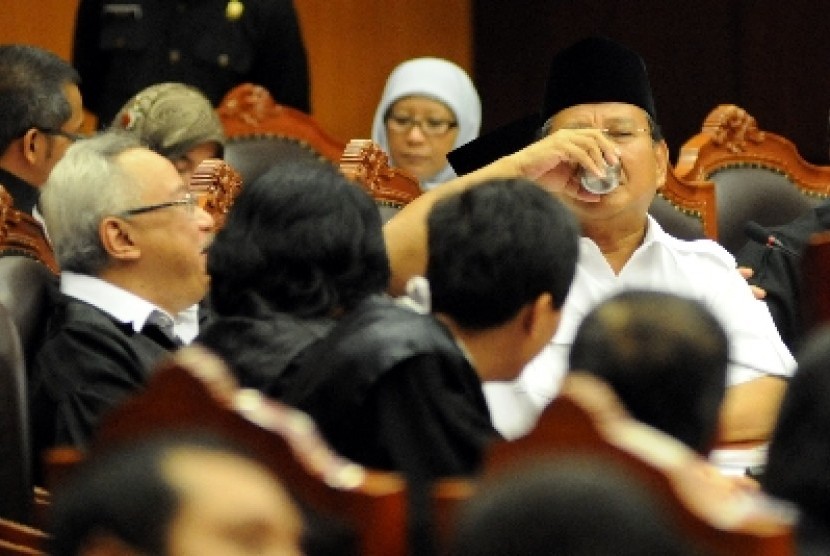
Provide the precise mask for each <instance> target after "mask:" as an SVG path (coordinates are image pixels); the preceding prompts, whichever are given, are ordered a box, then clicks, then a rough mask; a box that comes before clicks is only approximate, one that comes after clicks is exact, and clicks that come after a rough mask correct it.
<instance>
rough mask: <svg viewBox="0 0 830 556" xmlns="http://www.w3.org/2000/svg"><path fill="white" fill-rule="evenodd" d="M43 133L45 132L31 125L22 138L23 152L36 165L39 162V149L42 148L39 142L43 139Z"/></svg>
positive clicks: (21, 146)
mask: <svg viewBox="0 0 830 556" xmlns="http://www.w3.org/2000/svg"><path fill="white" fill-rule="evenodd" d="M42 135H43V133H42V132H41V131H40V130H38V129H35V128H33V127H30V128H29V129H28V130H27V131H26V133H24V134H23V137H21V138H20V141H21V145H20V149H21V154H22V155H23V158H25V159H26V161H27V162H28V163H29V164H32V165H34V164H36V163H37V160H38V156H39V154H40V153H39V150H38V149H39V148H40V147H39V145H38V142H39V141H40V140H41V136H42ZM43 139H46V137H43Z"/></svg>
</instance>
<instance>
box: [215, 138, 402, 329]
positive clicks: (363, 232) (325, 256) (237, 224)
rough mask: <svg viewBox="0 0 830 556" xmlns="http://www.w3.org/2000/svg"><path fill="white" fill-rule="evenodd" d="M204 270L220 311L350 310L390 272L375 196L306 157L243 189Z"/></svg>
mask: <svg viewBox="0 0 830 556" xmlns="http://www.w3.org/2000/svg"><path fill="white" fill-rule="evenodd" d="M296 148H297V149H302V147H300V146H297V147H296ZM208 271H209V274H210V275H211V281H212V282H211V301H212V305H213V308H214V309H215V310H216V311H217V313H219V314H220V315H225V316H231V315H246V314H252V313H256V312H258V311H260V310H266V311H279V312H285V313H291V314H293V315H296V316H298V317H317V316H336V315H337V314H339V313H341V312H342V311H348V310H350V309H351V308H353V307H354V306H355V305H356V304H357V303H358V302H360V301H361V300H362V299H364V298H365V297H367V296H368V295H371V294H375V293H380V292H383V291H384V290H385V289H386V287H387V284H388V281H389V273H390V270H389V260H388V258H387V255H386V246H385V243H384V240H383V232H382V229H381V222H380V213H379V212H378V209H377V206H376V205H375V204H374V202H373V201H372V199H371V198H370V197H369V196H368V195H367V194H366V193H365V192H364V191H363V190H362V189H360V188H359V187H358V186H356V185H355V184H353V183H351V182H350V181H348V180H347V179H346V178H345V177H344V176H343V175H342V174H341V173H340V172H339V171H338V170H337V168H335V167H334V166H333V165H331V164H329V163H327V162H324V161H320V160H312V159H309V158H308V157H303V156H297V157H294V158H293V159H292V158H286V159H285V160H282V161H280V162H278V163H276V164H275V165H274V166H273V167H272V168H271V169H270V170H269V171H268V172H267V173H265V174H263V175H262V176H260V177H259V178H257V179H256V180H254V181H253V182H252V183H250V184H247V185H246V186H245V187H244V188H242V191H241V193H240V194H239V197H237V199H236V201H235V203H234V205H233V207H232V208H231V210H230V212H229V214H228V219H227V222H226V223H225V226H224V228H223V229H222V230H221V231H220V232H219V233H218V234H217V236H216V239H215V241H214V242H213V244H212V245H211V248H210V251H209V255H208Z"/></svg>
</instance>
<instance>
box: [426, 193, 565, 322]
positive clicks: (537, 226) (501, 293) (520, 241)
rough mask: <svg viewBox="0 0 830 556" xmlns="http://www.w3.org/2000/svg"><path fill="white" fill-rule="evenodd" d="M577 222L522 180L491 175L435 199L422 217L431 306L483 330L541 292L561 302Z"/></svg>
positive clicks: (508, 316) (548, 196)
mask: <svg viewBox="0 0 830 556" xmlns="http://www.w3.org/2000/svg"><path fill="white" fill-rule="evenodd" d="M578 229H579V228H578V226H577V224H576V222H575V220H574V218H573V217H572V215H571V214H570V212H569V211H568V210H567V209H566V208H565V207H564V206H563V205H561V204H560V203H559V201H557V200H556V199H555V198H554V197H553V196H552V195H550V194H549V193H547V192H545V191H544V190H542V189H541V188H539V187H538V186H537V185H535V184H533V183H532V182H530V181H527V180H524V179H506V180H492V181H489V182H488V183H485V184H482V185H478V186H476V187H473V188H470V189H468V190H466V191H464V192H462V193H460V194H458V195H453V196H451V197H448V198H446V199H443V200H441V201H439V202H438V203H436V204H435V206H434V207H433V209H432V211H431V212H430V215H429V218H428V243H429V247H428V249H429V251H428V252H429V260H428V263H427V278H428V279H429V282H430V287H431V290H432V308H433V310H434V311H435V312H437V313H445V314H447V315H449V316H450V317H452V318H453V319H454V320H455V321H456V322H457V323H458V324H459V325H460V326H463V327H465V328H469V329H485V328H489V327H492V326H496V325H499V324H502V323H504V322H506V321H508V320H509V319H510V318H512V317H513V316H514V315H516V313H517V312H518V311H519V310H520V309H521V308H522V307H523V306H525V305H526V304H528V303H530V302H533V301H534V300H536V299H537V298H538V297H539V295H541V294H543V293H546V292H548V293H550V294H551V296H552V297H553V303H554V306H555V307H557V308H559V307H561V306H562V303H563V302H564V301H565V297H566V296H567V294H568V289H569V288H570V285H571V281H572V280H573V277H574V273H575V271H576V258H577V252H578Z"/></svg>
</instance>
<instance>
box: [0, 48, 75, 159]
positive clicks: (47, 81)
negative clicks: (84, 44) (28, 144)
mask: <svg viewBox="0 0 830 556" xmlns="http://www.w3.org/2000/svg"><path fill="white" fill-rule="evenodd" d="M80 81H81V78H80V76H79V75H78V72H77V71H75V69H74V68H73V67H72V66H71V65H69V63H68V62H66V61H64V60H62V59H61V58H60V57H59V56H58V55H56V54H54V53H52V52H49V51H48V50H44V49H42V48H38V47H36V46H30V45H24V44H3V45H0V106H2V107H3V109H2V110H0V154H2V153H4V152H5V151H6V149H7V148H8V147H9V145H10V144H11V142H12V141H13V140H14V139H16V138H18V137H20V136H21V135H23V134H24V133H25V132H26V131H27V130H29V129H31V128H33V127H38V128H43V129H49V130H54V129H60V128H61V127H62V126H63V125H64V124H65V123H66V121H67V120H68V119H69V117H70V116H71V115H72V108H71V107H70V105H69V101H68V100H67V98H66V93H65V91H64V90H63V86H64V85H66V84H75V85H77V84H79V83H80Z"/></svg>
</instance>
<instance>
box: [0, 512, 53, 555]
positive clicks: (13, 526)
mask: <svg viewBox="0 0 830 556" xmlns="http://www.w3.org/2000/svg"><path fill="white" fill-rule="evenodd" d="M47 538H48V537H47V535H46V533H44V532H43V531H41V530H40V529H36V528H34V527H30V526H28V525H24V524H22V523H18V522H16V521H13V520H9V519H2V518H0V555H2V556H6V555H18V554H46V552H45V550H46V541H47Z"/></svg>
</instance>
